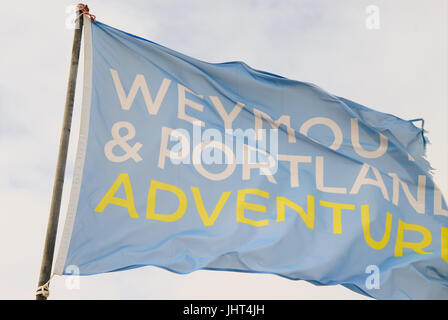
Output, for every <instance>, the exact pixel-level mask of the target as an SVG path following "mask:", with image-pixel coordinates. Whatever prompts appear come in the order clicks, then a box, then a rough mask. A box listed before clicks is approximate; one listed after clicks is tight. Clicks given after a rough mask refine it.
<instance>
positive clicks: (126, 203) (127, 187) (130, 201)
mask: <svg viewBox="0 0 448 320" xmlns="http://www.w3.org/2000/svg"><path fill="white" fill-rule="evenodd" d="M122 184H123V187H124V192H125V194H126V199H121V198H116V197H114V195H115V193H117V191H118V189H119V188H120V186H121V185H122ZM109 204H114V205H116V206H119V207H124V208H127V209H128V212H129V216H130V217H131V218H138V217H139V216H138V213H137V210H135V205H134V193H133V192H132V185H131V180H129V175H128V174H127V173H120V174H119V175H118V178H117V179H116V180H115V182H114V183H113V185H112V187H110V189H109V190H108V191H107V192H106V194H105V195H104V197H103V199H101V201H100V203H98V205H97V206H96V208H95V212H103V211H104V209H106V207H107V206H108V205H109Z"/></svg>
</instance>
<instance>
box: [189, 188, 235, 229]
mask: <svg viewBox="0 0 448 320" xmlns="http://www.w3.org/2000/svg"><path fill="white" fill-rule="evenodd" d="M191 191H192V192H193V197H194V202H195V203H196V208H197V209H198V212H199V215H200V217H201V219H202V222H203V223H204V226H212V225H213V224H214V223H215V221H216V219H217V218H218V216H219V213H220V212H221V210H222V208H223V207H224V205H225V204H226V202H227V199H229V197H230V194H231V192H230V191H226V192H223V193H222V195H221V198H219V201H218V204H217V205H216V207H215V208H214V209H213V212H212V215H211V216H209V215H208V214H207V211H206V210H205V208H204V202H203V201H202V196H201V191H200V190H199V188H197V187H191Z"/></svg>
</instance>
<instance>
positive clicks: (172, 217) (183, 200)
mask: <svg viewBox="0 0 448 320" xmlns="http://www.w3.org/2000/svg"><path fill="white" fill-rule="evenodd" d="M157 190H165V191H170V192H172V193H174V194H175V195H176V196H177V198H178V199H179V206H178V207H177V210H176V211H175V212H173V213H171V214H160V213H155V210H156V194H157ZM186 210H187V197H186V195H185V193H184V192H183V191H182V190H181V189H180V188H178V187H176V186H173V185H171V184H167V183H163V182H159V181H156V180H151V185H150V187H149V193H148V205H147V212H146V219H154V220H160V221H165V222H174V221H177V220H179V219H180V218H182V216H183V215H184V214H185V211H186Z"/></svg>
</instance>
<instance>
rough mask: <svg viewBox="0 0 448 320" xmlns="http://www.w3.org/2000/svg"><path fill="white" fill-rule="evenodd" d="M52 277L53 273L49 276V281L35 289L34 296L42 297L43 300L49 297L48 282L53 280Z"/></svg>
mask: <svg viewBox="0 0 448 320" xmlns="http://www.w3.org/2000/svg"><path fill="white" fill-rule="evenodd" d="M54 276H55V274H54V273H53V274H52V275H51V277H50V279H48V281H47V282H46V283H45V284H43V285H41V286H39V287H37V290H36V296H38V295H42V296H44V297H45V298H48V297H49V296H50V281H51V279H53V277H54Z"/></svg>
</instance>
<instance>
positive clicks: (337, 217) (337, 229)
mask: <svg viewBox="0 0 448 320" xmlns="http://www.w3.org/2000/svg"><path fill="white" fill-rule="evenodd" d="M319 204H320V205H321V206H322V207H327V208H333V233H335V234H340V233H342V210H355V205H354V204H346V203H337V202H328V201H322V200H320V202H319Z"/></svg>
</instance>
